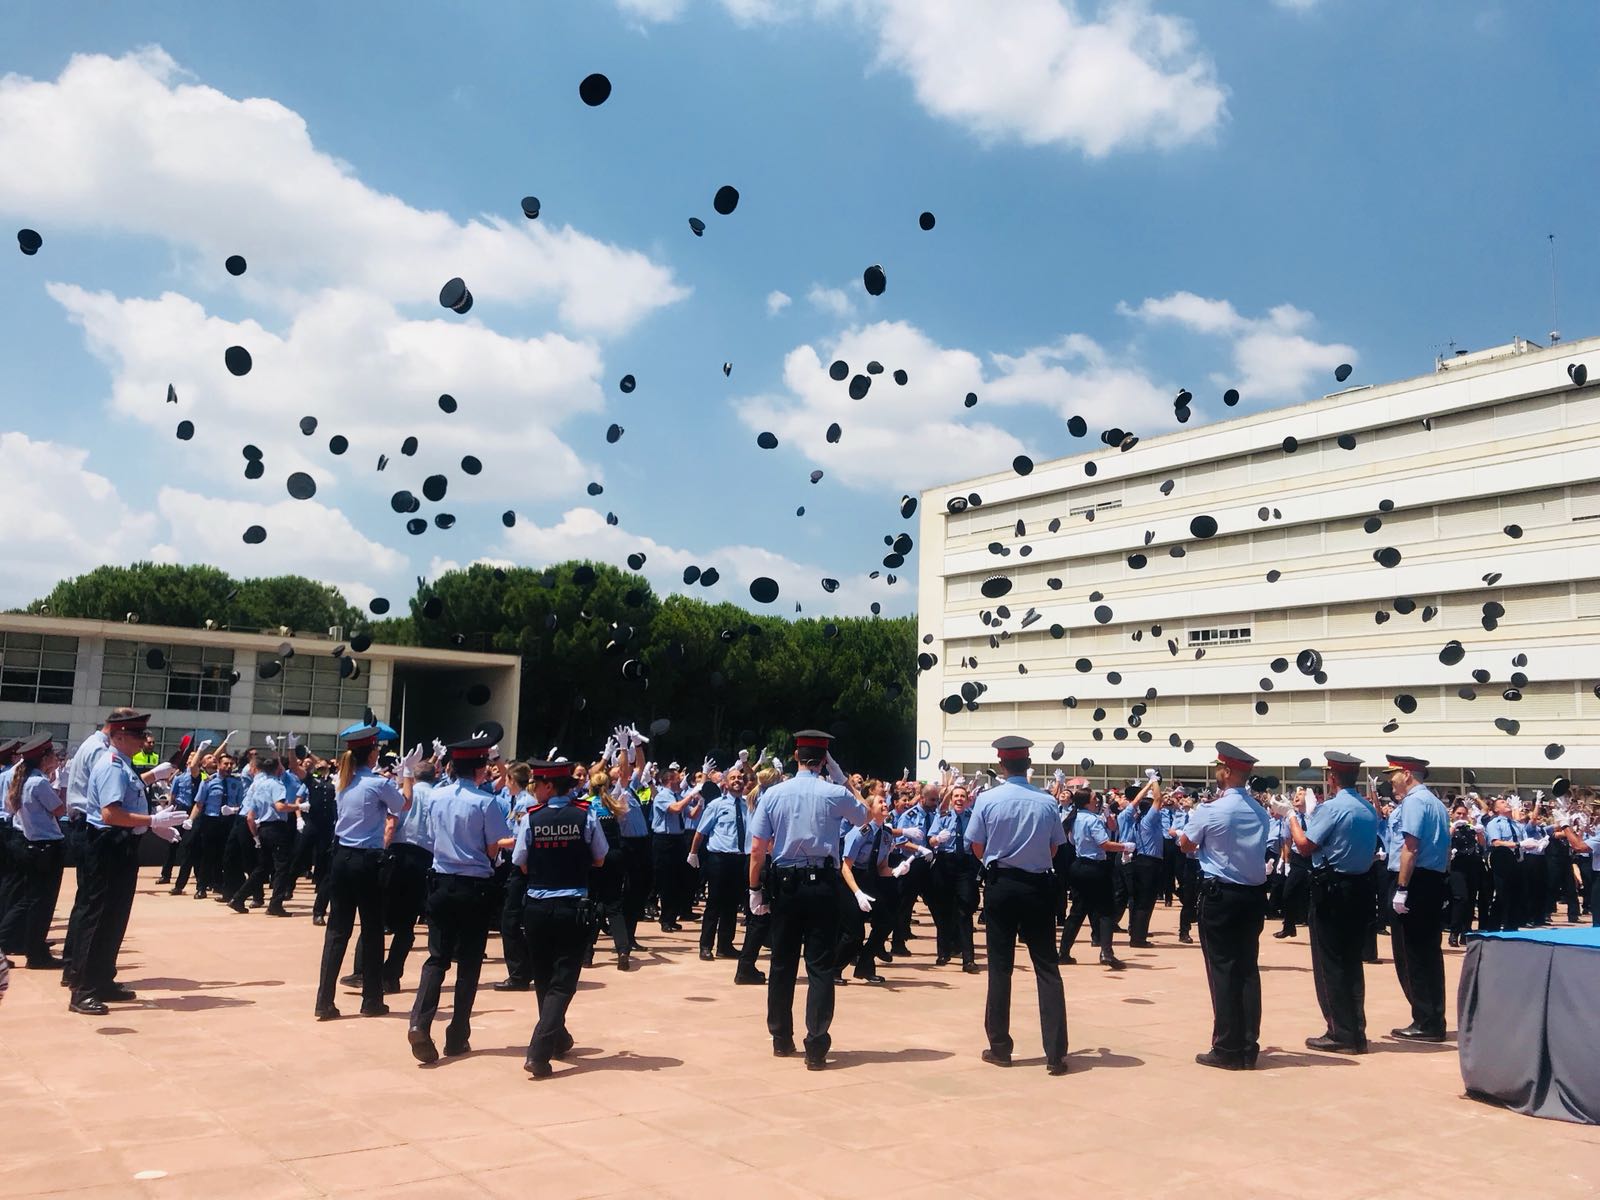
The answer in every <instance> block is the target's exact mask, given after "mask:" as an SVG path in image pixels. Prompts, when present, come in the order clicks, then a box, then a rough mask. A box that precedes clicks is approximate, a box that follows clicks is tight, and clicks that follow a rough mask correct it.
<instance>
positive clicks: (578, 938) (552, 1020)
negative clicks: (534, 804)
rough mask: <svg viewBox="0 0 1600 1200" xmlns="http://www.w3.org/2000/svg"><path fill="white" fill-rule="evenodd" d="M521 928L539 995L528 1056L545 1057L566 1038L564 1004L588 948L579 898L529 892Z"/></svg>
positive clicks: (575, 986)
mask: <svg viewBox="0 0 1600 1200" xmlns="http://www.w3.org/2000/svg"><path fill="white" fill-rule="evenodd" d="M524 886H526V880H524ZM522 928H523V931H524V932H525V933H526V934H527V935H528V961H529V967H530V970H531V972H532V974H533V991H534V995H535V996H536V997H537V998H538V1001H539V1020H538V1023H537V1024H535V1025H534V1027H533V1036H532V1037H531V1038H529V1039H528V1058H529V1059H530V1060H532V1061H533V1062H542V1063H547V1062H549V1061H550V1060H551V1059H552V1058H554V1057H556V1055H557V1054H562V1053H565V1052H566V1047H567V1046H569V1045H570V1044H571V1036H572V1035H571V1034H570V1033H568V1032H567V1009H568V1008H569V1007H570V1006H571V1004H572V998H573V996H575V995H577V992H578V976H579V974H580V973H582V971H583V960H584V959H585V958H586V957H587V956H588V953H589V927H588V924H587V922H586V921H585V920H584V916H583V901H581V900H579V899H578V898H577V897H576V896H562V897H558V898H555V899H550V900H535V899H533V897H531V896H530V897H528V898H527V900H526V901H525V902H524V904H523V906H522Z"/></svg>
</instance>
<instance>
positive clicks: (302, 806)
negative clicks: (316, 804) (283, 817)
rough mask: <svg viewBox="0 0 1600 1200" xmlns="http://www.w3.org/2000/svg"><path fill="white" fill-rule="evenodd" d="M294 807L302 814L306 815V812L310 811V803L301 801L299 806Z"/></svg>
mask: <svg viewBox="0 0 1600 1200" xmlns="http://www.w3.org/2000/svg"><path fill="white" fill-rule="evenodd" d="M295 807H296V808H298V809H299V810H300V811H301V812H303V813H308V812H310V811H311V801H309V800H302V801H300V803H299V804H296V805H295Z"/></svg>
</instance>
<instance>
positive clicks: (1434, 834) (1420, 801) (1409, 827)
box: [1395, 784, 1450, 871]
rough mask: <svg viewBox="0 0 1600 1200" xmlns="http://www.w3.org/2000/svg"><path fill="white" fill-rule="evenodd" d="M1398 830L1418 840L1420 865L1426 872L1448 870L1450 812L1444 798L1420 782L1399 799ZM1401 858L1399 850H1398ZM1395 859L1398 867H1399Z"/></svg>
mask: <svg viewBox="0 0 1600 1200" xmlns="http://www.w3.org/2000/svg"><path fill="white" fill-rule="evenodd" d="M1399 811H1400V820H1399V822H1398V826H1399V831H1400V833H1401V835H1402V837H1401V843H1400V844H1401V845H1404V844H1405V840H1404V835H1405V834H1410V835H1411V836H1412V837H1414V838H1416V839H1417V866H1418V867H1419V868H1420V869H1422V870H1424V871H1445V870H1448V869H1449V867H1450V813H1449V810H1448V809H1446V808H1445V806H1444V801H1442V800H1440V799H1439V797H1437V796H1435V795H1434V794H1433V793H1432V792H1430V791H1429V790H1428V789H1427V787H1426V786H1424V785H1422V784H1418V785H1417V786H1416V787H1414V788H1412V789H1411V790H1410V791H1409V792H1407V793H1406V798H1405V799H1404V800H1402V801H1401V802H1400V809H1399ZM1395 858H1396V859H1398V858H1399V850H1398V849H1396V851H1395ZM1399 869H1400V867H1399V863H1398V862H1396V864H1395V870H1397V871H1398V870H1399Z"/></svg>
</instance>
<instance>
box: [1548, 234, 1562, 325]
mask: <svg viewBox="0 0 1600 1200" xmlns="http://www.w3.org/2000/svg"><path fill="white" fill-rule="evenodd" d="M1546 236H1548V237H1549V239H1550V344H1551V345H1552V346H1554V345H1555V344H1556V343H1557V342H1559V341H1560V340H1561V319H1560V317H1559V316H1558V315H1557V310H1556V235H1555V234H1553V233H1552V234H1548V235H1546Z"/></svg>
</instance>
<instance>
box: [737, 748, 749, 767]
mask: <svg viewBox="0 0 1600 1200" xmlns="http://www.w3.org/2000/svg"><path fill="white" fill-rule="evenodd" d="M749 761H750V751H748V750H741V751H739V765H740V766H743V765H744V764H745V763H747V762H749Z"/></svg>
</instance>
